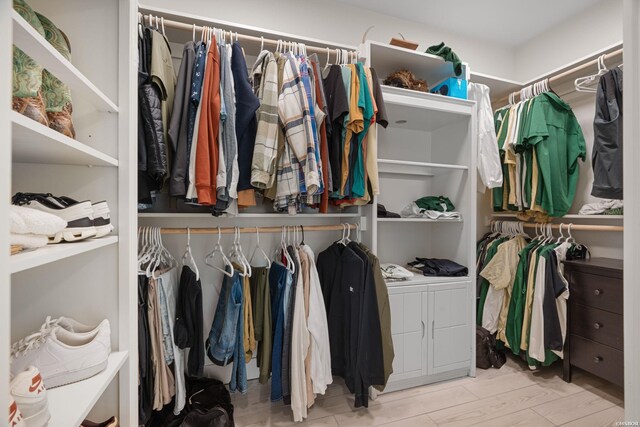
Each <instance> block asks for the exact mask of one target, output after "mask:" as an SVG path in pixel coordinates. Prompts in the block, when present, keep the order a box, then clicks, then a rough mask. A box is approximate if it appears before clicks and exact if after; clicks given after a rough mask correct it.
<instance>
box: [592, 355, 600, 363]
mask: <svg viewBox="0 0 640 427" xmlns="http://www.w3.org/2000/svg"><path fill="white" fill-rule="evenodd" d="M593 361H594V363H600V362H602V357H600V356H595V357H594V358H593Z"/></svg>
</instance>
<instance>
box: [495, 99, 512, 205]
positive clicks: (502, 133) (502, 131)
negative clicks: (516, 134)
mask: <svg viewBox="0 0 640 427" xmlns="http://www.w3.org/2000/svg"><path fill="white" fill-rule="evenodd" d="M510 111H511V109H510V108H508V107H505V108H501V109H500V110H496V112H495V113H494V116H493V119H494V124H495V128H496V135H497V137H498V149H499V152H500V164H501V165H502V185H501V186H500V187H496V188H494V189H493V190H492V191H493V210H494V211H496V212H500V211H502V210H503V209H502V202H503V200H504V197H503V194H504V193H503V192H504V190H505V188H506V189H507V192H508V191H509V170H508V169H507V165H505V164H504V141H505V139H506V137H507V126H508V124H509V113H510Z"/></svg>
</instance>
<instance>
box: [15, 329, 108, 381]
mask: <svg viewBox="0 0 640 427" xmlns="http://www.w3.org/2000/svg"><path fill="white" fill-rule="evenodd" d="M110 353H111V329H110V326H109V321H108V320H106V319H105V320H103V321H102V322H101V323H100V325H98V327H97V328H95V329H94V330H93V331H91V332H87V333H78V334H77V333H74V332H69V331H67V330H66V329H64V328H62V327H60V326H54V327H51V326H50V325H48V324H47V323H45V324H44V325H42V328H41V329H40V331H39V332H36V333H34V334H31V335H29V336H28V337H26V338H24V339H22V340H20V341H18V342H17V343H14V344H13V345H12V346H11V373H12V374H13V375H17V374H18V373H19V372H22V371H23V370H25V368H26V367H27V366H30V365H33V366H36V367H37V368H38V369H39V370H40V373H41V375H42V379H43V381H44V384H45V386H46V387H47V388H49V389H50V388H54V387H59V386H61V385H65V384H70V383H74V382H77V381H81V380H84V379H87V378H90V377H92V376H94V375H96V374H98V373H100V372H102V371H103V370H104V369H105V368H106V367H107V359H108V358H109V354H110Z"/></svg>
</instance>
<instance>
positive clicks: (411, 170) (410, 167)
mask: <svg viewBox="0 0 640 427" xmlns="http://www.w3.org/2000/svg"><path fill="white" fill-rule="evenodd" d="M468 169H469V168H468V167H467V166H465V165H453V164H447V163H429V162H413V161H409V160H392V159H378V171H379V172H380V173H390V174H403V175H423V176H427V177H429V176H434V175H436V174H439V173H445V172H452V171H466V170H468Z"/></svg>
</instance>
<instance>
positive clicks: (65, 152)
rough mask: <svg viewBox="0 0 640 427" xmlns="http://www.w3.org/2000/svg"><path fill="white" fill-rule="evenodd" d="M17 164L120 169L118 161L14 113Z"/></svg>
mask: <svg viewBox="0 0 640 427" xmlns="http://www.w3.org/2000/svg"><path fill="white" fill-rule="evenodd" d="M9 114H10V116H11V126H12V133H13V144H12V150H13V161H14V162H18V163H41V164H57V165H86V166H114V167H117V166H118V160H117V159H115V158H113V157H111V156H109V155H107V154H104V153H102V152H100V151H98V150H96V149H95V148H93V147H90V146H88V145H86V144H83V143H81V142H78V141H76V140H75V139H72V138H69V137H68V136H65V135H63V134H61V133H59V132H56V131H55V130H53V129H50V128H48V127H46V126H44V125H42V124H40V123H38V122H35V121H33V120H31V119H29V118H28V117H25V116H23V115H22V114H20V113H17V112H15V111H11V112H10V113H9Z"/></svg>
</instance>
